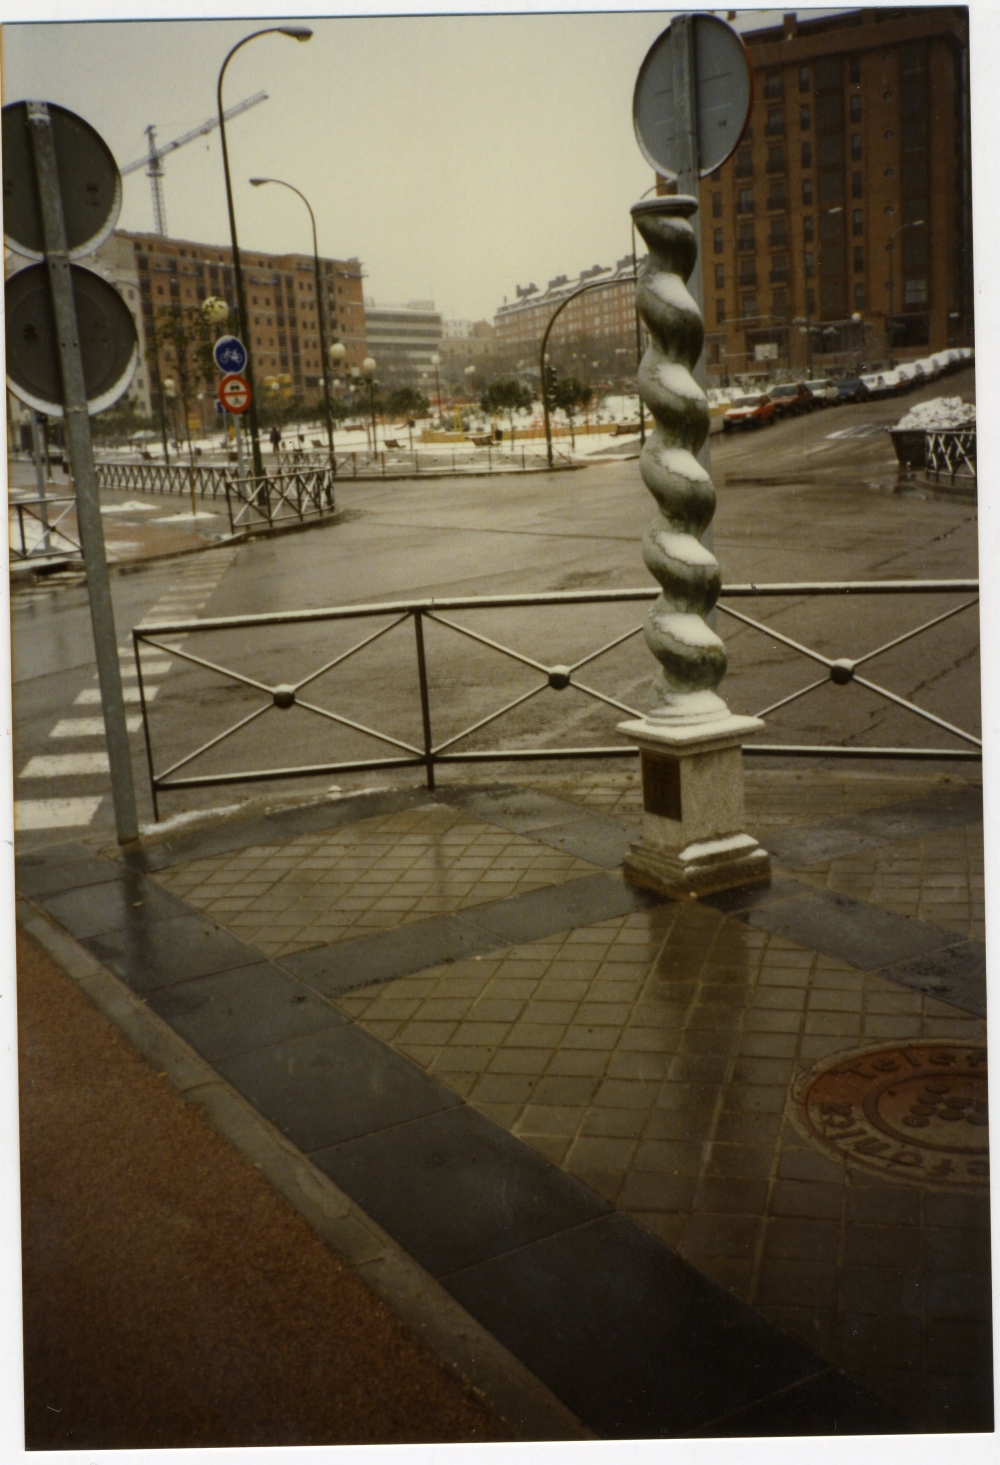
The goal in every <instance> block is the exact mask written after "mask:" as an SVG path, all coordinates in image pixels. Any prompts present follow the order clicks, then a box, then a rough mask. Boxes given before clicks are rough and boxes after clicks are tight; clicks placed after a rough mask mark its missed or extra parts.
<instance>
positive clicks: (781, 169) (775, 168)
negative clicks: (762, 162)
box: [767, 158, 788, 177]
mask: <svg viewBox="0 0 1000 1465" xmlns="http://www.w3.org/2000/svg"><path fill="white" fill-rule="evenodd" d="M787 171H788V165H787V163H786V162H785V160H784V158H782V160H781V162H780V163H777V162H774V163H768V165H767V173H768V176H769V177H774V176H775V175H777V174H780V175H781V176H782V177H784V175H785V173H786V172H787Z"/></svg>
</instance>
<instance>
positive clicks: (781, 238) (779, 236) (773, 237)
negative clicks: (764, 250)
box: [767, 229, 788, 249]
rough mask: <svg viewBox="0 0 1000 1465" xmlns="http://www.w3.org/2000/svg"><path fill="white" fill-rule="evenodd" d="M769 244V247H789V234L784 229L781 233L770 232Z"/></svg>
mask: <svg viewBox="0 0 1000 1465" xmlns="http://www.w3.org/2000/svg"><path fill="white" fill-rule="evenodd" d="M767 244H768V248H769V249H787V248H788V235H787V233H786V232H785V230H784V229H782V230H781V231H780V233H773V234H769V235H768V239H767Z"/></svg>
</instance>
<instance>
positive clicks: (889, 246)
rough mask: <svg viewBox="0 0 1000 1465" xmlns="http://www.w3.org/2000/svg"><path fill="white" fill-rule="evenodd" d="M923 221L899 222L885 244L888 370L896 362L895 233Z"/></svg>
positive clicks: (915, 227)
mask: <svg viewBox="0 0 1000 1465" xmlns="http://www.w3.org/2000/svg"><path fill="white" fill-rule="evenodd" d="M923 222H924V220H923V219H911V220H910V222H909V223H908V224H900V226H899V228H898V229H894V230H893V232H892V233H891V234H890V235H889V243H888V244H887V245H886V246H885V247H886V249H887V250H888V253H889V280H888V283H887V289H888V291H889V318H888V321H887V323H886V335H887V336H888V341H887V343H886V344H887V345H888V348H889V370H890V371H891V370H892V368H893V367H894V366H895V364H896V363H895V360H894V359H893V355H892V326H893V299H892V291H893V286H894V284H895V276H894V272H893V259H894V258H895V254H896V235H897V234H902V232H903V230H904V229H919V228H920V227H921V225H922V224H923Z"/></svg>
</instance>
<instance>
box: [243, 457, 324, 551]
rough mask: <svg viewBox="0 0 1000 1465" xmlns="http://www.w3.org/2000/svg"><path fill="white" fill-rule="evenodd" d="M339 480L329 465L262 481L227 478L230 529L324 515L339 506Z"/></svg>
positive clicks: (261, 525)
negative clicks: (337, 492) (337, 504)
mask: <svg viewBox="0 0 1000 1465" xmlns="http://www.w3.org/2000/svg"><path fill="white" fill-rule="evenodd" d="M336 484H337V480H336V478H335V477H334V475H333V474H332V473H331V472H330V469H329V467H325V468H299V469H297V470H296V471H294V472H291V473H277V474H275V475H274V477H270V476H269V477H268V478H267V479H265V480H263V481H261V480H259V479H256V478H227V479H226V481H225V489H226V511H227V513H228V514H229V531H230V533H231V534H238V533H240V532H242V531H244V530H250V529H259V528H262V527H267V528H268V529H273V528H274V527H275V525H281V524H287V523H289V522H291V521H295V522H297V523H299V524H302V523H304V522H305V520H306V519H315V518H321V517H322V516H323V515H324V514H332V513H333V512H334V510H335V509H336V503H335V500H334V490H335V488H336Z"/></svg>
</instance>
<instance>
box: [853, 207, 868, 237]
mask: <svg viewBox="0 0 1000 1465" xmlns="http://www.w3.org/2000/svg"><path fill="white" fill-rule="evenodd" d="M851 232H852V233H853V235H854V237H855V239H857V238H859V237H860V235H862V234H863V233H864V232H865V216H864V212H863V210H861V209H855V210H854V212H853V214H852V215H851Z"/></svg>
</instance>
